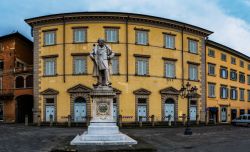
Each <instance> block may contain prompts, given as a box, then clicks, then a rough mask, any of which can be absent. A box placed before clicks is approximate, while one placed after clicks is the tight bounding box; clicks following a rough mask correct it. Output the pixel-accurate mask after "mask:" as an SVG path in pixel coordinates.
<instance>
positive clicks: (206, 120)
mask: <svg viewBox="0 0 250 152" xmlns="http://www.w3.org/2000/svg"><path fill="white" fill-rule="evenodd" d="M207 40H208V37H205V43H204V45H205V61H204V62H205V69H204V70H205V123H207V122H208V119H207Z"/></svg>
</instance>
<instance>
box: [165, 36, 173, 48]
mask: <svg viewBox="0 0 250 152" xmlns="http://www.w3.org/2000/svg"><path fill="white" fill-rule="evenodd" d="M165 48H170V49H175V36H174V35H168V34H165Z"/></svg>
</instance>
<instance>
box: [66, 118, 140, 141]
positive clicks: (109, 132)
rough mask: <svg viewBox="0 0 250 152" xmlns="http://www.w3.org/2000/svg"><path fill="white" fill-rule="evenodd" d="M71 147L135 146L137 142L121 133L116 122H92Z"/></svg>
mask: <svg viewBox="0 0 250 152" xmlns="http://www.w3.org/2000/svg"><path fill="white" fill-rule="evenodd" d="M70 144H71V145H134V144H137V141H135V140H134V139H132V138H130V137H129V136H127V135H125V134H123V133H121V132H119V128H118V127H117V126H116V123H115V122H91V123H90V125H89V127H88V131H86V132H84V133H83V134H82V135H77V136H76V137H75V138H74V139H73V140H72V141H71V142H70Z"/></svg>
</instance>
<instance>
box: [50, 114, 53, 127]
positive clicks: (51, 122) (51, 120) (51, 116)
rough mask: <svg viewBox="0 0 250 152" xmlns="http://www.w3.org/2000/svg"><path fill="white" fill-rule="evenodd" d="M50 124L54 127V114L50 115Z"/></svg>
mask: <svg viewBox="0 0 250 152" xmlns="http://www.w3.org/2000/svg"><path fill="white" fill-rule="evenodd" d="M49 122H50V123H49V126H50V127H52V126H53V115H49Z"/></svg>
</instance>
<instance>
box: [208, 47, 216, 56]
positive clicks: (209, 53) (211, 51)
mask: <svg viewBox="0 0 250 152" xmlns="http://www.w3.org/2000/svg"><path fill="white" fill-rule="evenodd" d="M208 56H210V57H213V58H214V57H215V52H214V50H211V49H209V50H208Z"/></svg>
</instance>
